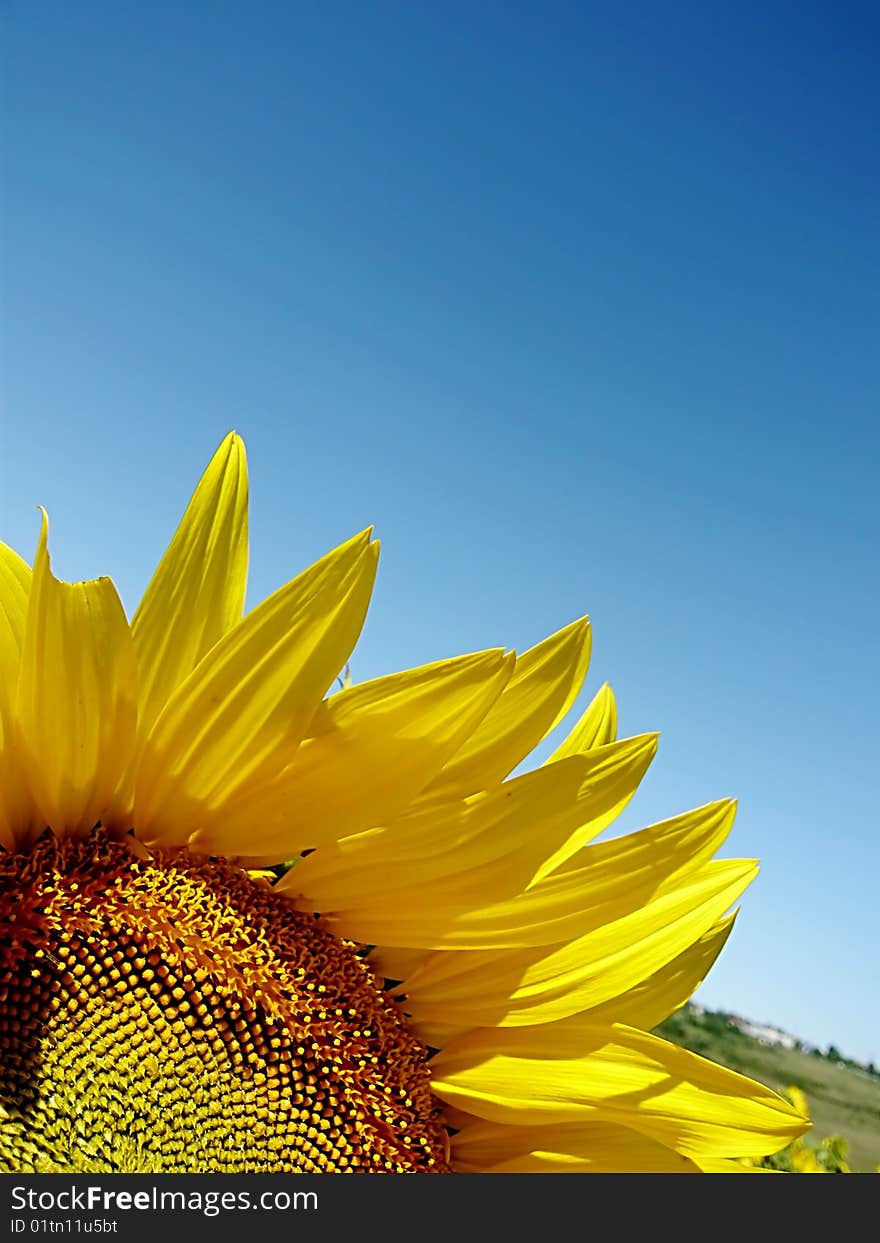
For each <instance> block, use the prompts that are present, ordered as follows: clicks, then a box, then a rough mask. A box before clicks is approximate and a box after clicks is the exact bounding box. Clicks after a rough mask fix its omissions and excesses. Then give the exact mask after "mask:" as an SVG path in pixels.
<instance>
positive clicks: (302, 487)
mask: <svg viewBox="0 0 880 1243" xmlns="http://www.w3.org/2000/svg"><path fill="white" fill-rule="evenodd" d="M2 21H3V29H2V37H3V42H4V44H5V47H6V51H5V67H4V70H3V79H4V96H5V97H4V103H3V112H4V114H5V123H4V126H3V128H4V130H5V137H4V144H5V148H6V152H5V157H4V170H3V184H4V195H3V237H2V301H3V379H2V401H3V413H2V442H0V450H2V465H0V502H2V505H0V510H2V512H0V518H2V537H3V538H4V539H6V540H7V542H9V543H11V544H13V546H15V547H17V548H18V549H19V550H20V551H22V553H23V554H24V555H26V556H27V557H28V558H30V557H31V556H32V553H33V549H34V546H35V543H36V536H37V529H38V523H37V515H36V513H35V510H34V506H35V505H36V504H37V503H42V504H45V505H46V506H48V508H49V510H50V514H51V517H52V524H53V526H52V547H53V552H54V564H55V568H56V570H57V571H58V572H60V573H62V574H63V575H64V576H66V577H72V578H79V577H86V576H91V575H95V574H98V573H110V574H111V575H112V576H113V577H114V579H115V580H116V582H117V584H118V586H119V588H120V591H121V593H122V595H123V598H124V600H125V602H126V604H127V605H128V607H129V608H132V607H133V606H134V605H135V604H136V603H137V599H138V597H139V594H140V592H141V591H142V589H143V587H144V586H145V584H146V582H147V580H148V578H149V575H150V573H151V571H152V567H153V565H154V563H155V561H156V560H157V558H158V556H159V555H160V553H161V552H162V550H163V548H164V544H165V542H166V541H167V539H168V537H169V536H170V534H171V532H172V530H173V528H174V526H175V524H176V522H177V519H178V517H179V514H180V512H181V510H182V507H183V505H184V503H185V502H186V500H187V498H188V496H189V493H190V491H191V489H192V487H193V485H194V483H195V481H196V479H197V477H198V474H199V472H200V471H201V469H202V467H203V466H204V464H205V462H206V461H207V459H208V458H209V457H210V455H211V453H212V452H213V449H214V447H215V445H216V443H217V441H218V440H219V439H220V438H221V437H222V435H223V434H224V433H225V432H226V431H227V430H228V429H229V428H230V427H236V428H237V429H238V430H239V431H240V432H241V433H242V434H243V435H244V437H245V439H246V442H247V445H248V450H249V460H250V468H251V482H252V528H251V547H252V562H251V565H252V569H251V580H250V592H249V599H250V600H251V601H252V602H253V601H255V600H257V599H259V598H260V597H262V596H263V595H264V594H265V593H266V592H267V591H269V590H270V589H271V588H273V587H275V586H276V585H278V584H279V583H280V582H282V581H285V580H286V579H287V578H289V577H291V576H292V575H293V573H294V572H296V571H297V570H299V569H300V568H302V567H303V566H304V565H305V564H306V563H307V562H309V561H310V560H311V559H313V558H314V557H315V556H317V555H318V554H320V553H321V552H323V551H325V550H326V549H327V548H329V547H331V546H332V545H333V544H335V543H337V542H338V541H339V540H341V539H342V538H344V537H346V536H347V535H349V534H351V533H353V532H354V531H355V530H358V529H360V528H362V527H363V526H365V525H367V523H369V522H373V523H375V524H376V529H377V534H378V535H379V536H380V537H381V539H382V541H383V555H382V560H381V564H380V573H379V581H378V587H377V591H376V595H375V598H374V603H373V606H372V609H371V613H370V617H369V619H368V622H367V627H366V630H365V633H364V636H363V640H362V642H361V645H360V646H359V648H358V650H357V653H356V655H355V659H354V675H355V677H356V678H357V679H359V680H363V679H364V678H367V677H370V676H374V675H376V674H379V673H383V672H389V671H391V670H393V669H396V668H400V667H404V666H407V665H412V664H417V663H420V662H422V661H426V660H431V659H435V658H438V657H440V656H445V655H452V654H455V653H458V652H461V651H467V650H473V649H477V648H482V647H486V646H495V645H499V644H501V645H507V646H511V647H516V648H518V649H522V648H525V647H527V646H530V645H531V644H532V643H534V642H536V641H537V640H539V639H540V638H542V637H543V636H544V635H546V634H548V633H550V632H551V631H553V630H556V629H558V628H559V627H560V626H562V625H563V624H565V623H567V622H568V621H570V620H571V619H573V618H574V617H576V616H578V615H580V614H581V613H584V612H589V613H590V614H591V617H592V620H593V627H594V631H593V633H594V644H593V662H592V667H591V670H590V674H589V678H588V683H587V686H586V688H585V690H584V693H583V695H582V697H581V700H580V701H579V706H583V705H585V704H586V702H587V701H588V699H589V698H590V697H591V695H592V693H593V692H594V691H595V690H596V688H597V687H598V686H599V685H600V684H601V683H602V682H603V681H604V680H606V679H607V680H609V681H610V682H611V683H612V685H613V686H614V688H615V690H616V692H617V694H618V700H619V705H620V711H621V726H622V730H623V732H624V733H638V732H641V731H643V730H646V729H659V730H660V731H661V732H662V738H661V746H660V752H659V755H658V757H657V759H656V761H655V763H654V766H653V769H652V770H651V772H650V773H649V775H648V777H647V778H646V779H645V781H644V783H643V786H642V789H641V791H640V793H639V795H638V796H637V797H636V799H635V800H634V802H633V804H632V805H631V807H630V809H629V810H628V812H627V814H626V816H625V819H624V821H623V822H622V827H627V828H629V827H637V826H639V825H640V824H646V823H650V822H651V821H653V820H657V819H660V818H662V817H664V816H667V815H671V814H674V813H675V812H677V811H681V810H684V809H685V808H688V807H691V806H696V805H698V804H700V803H703V802H706V801H708V800H710V799H712V798H715V797H718V796H721V795H726V794H735V795H738V796H739V798H740V812H739V817H738V820H737V823H736V826H735V828H734V831H733V834H732V838H731V841H730V845H729V848H728V849H727V851H726V853H727V854H731V855H732V854H736V855H747V856H751V855H755V856H759V857H760V858H761V859H762V872H761V875H760V877H759V878H758V880H757V881H756V882H755V884H754V885H753V887H752V888H751V889H750V890H749V891H748V893H747V894H746V897H745V899H744V902H743V910H742V913H741V916H740V918H739V920H738V922H737V926H736V929H735V931H734V934H733V937H732V939H731V941H730V942H729V944H728V946H727V948H726V949H725V951H724V953H723V955H722V957H721V959H720V960H719V962H718V964H717V965H716V967H715V969H714V971H713V974H712V976H711V977H710V980H709V981H708V982H707V984H706V985H705V986H704V987H703V988H702V989H701V991H700V993H699V994H698V996H699V998H700V999H701V1000H702V1001H704V1002H705V1003H706V1004H707V1005H710V1006H713V1007H716V1008H730V1009H734V1010H737V1011H739V1012H741V1013H743V1014H745V1015H747V1016H749V1017H751V1018H753V1019H757V1020H766V1021H771V1022H774V1023H777V1024H780V1025H782V1026H784V1027H786V1028H788V1029H790V1030H791V1031H793V1032H795V1033H796V1034H798V1035H800V1036H801V1037H802V1038H804V1039H806V1040H808V1041H812V1042H815V1043H818V1044H822V1045H825V1044H827V1043H829V1042H832V1041H833V1042H834V1043H835V1044H837V1045H838V1046H839V1047H840V1048H842V1049H843V1050H844V1052H847V1053H849V1054H851V1055H853V1056H857V1057H863V1058H868V1057H873V1058H874V1059H875V1060H880V1001H878V992H877V988H876V978H875V977H876V964H877V942H878V936H877V923H878V921H877V893H878V877H880V845H878V831H877V830H878V825H877V813H876V806H877V797H876V791H875V785H876V772H877V758H876V757H877V747H878V738H880V731H878V728H877V694H878V657H877V650H878V640H877V634H878V586H877V573H876V544H877V529H878V521H877V520H878V503H877V485H876V477H877V465H878V447H880V446H878V432H877V408H878V403H877V396H878V362H877V359H878V351H877V341H878V318H880V317H878V310H880V305H878V302H880V298H878V289H880V285H878V277H880V263H878V259H880V234H878V216H877V203H878V201H880V185H878V180H880V179H878V164H877V150H878V120H880V111H878V85H877V82H878V79H877V74H876V62H875V63H874V64H872V58H874V57H875V56H876V48H877V37H878V33H880V18H878V11H877V8H876V6H873V5H870V4H866V5H864V6H862V5H859V4H832V3H825V4H814V3H797V4H788V3H773V4H770V5H766V4H758V3H737V4H721V3H676V4H673V5H666V4H654V3H643V4H623V5H614V6H604V5H601V6H600V5H594V4H590V3H576V4H566V3H549V4H548V3H542V4H537V3H531V4H518V3H503V4H501V3H481V4H479V5H474V4H465V3H444V4H443V5H440V4H428V3H407V4H404V3H377V4H360V3H349V4H341V3H320V4H318V3H309V4H304V3H281V2H280V0H279V2H276V3H265V2H264V3H254V2H253V0H248V2H247V3H244V2H243V0H239V2H238V3H221V2H219V0H218V2H207V0H188V3H186V4H177V3H174V4H172V3H168V2H167V0H166V2H156V0H153V2H152V3H150V4H147V5H145V4H142V3H131V2H126V3H113V4H109V3H105V2H103V3H94V2H91V3H90V2H88V0H80V2H78V3H77V4H75V5H73V4H67V3H46V2H42V0H33V2H29V3H25V2H24V0H19V2H16V0H12V2H10V3H7V4H5V5H4V7H3V18H2ZM872 347H873V349H872ZM545 750H546V748H544V749H542V751H541V752H540V753H539V754H543V753H544V751H545Z"/></svg>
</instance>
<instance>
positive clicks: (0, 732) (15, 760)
mask: <svg viewBox="0 0 880 1243" xmlns="http://www.w3.org/2000/svg"><path fill="white" fill-rule="evenodd" d="M30 590H31V570H30V566H29V565H27V564H26V563H25V562H24V561H23V560H22V559H21V557H20V556H19V555H18V553H17V552H13V550H12V549H11V548H9V547H7V545H6V544H2V543H0V845H2V846H5V847H6V849H7V850H12V849H14V847H15V844H16V841H17V840H18V836H19V834H21V833H22V832H26V831H27V829H29V828H30V827H31V819H32V816H33V806H32V804H31V800H30V796H29V795H28V792H27V788H26V786H25V783H24V778H23V776H22V772H21V762H20V760H19V757H18V754H17V748H16V742H15V697H16V692H17V689H18V672H19V666H20V663H21V645H22V642H23V641H24V628H25V619H26V617H27V604H28V596H29V595H30Z"/></svg>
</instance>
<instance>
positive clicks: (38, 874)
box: [0, 829, 448, 1173]
mask: <svg viewBox="0 0 880 1243" xmlns="http://www.w3.org/2000/svg"><path fill="white" fill-rule="evenodd" d="M446 1143H447V1141H446V1128H445V1126H444V1125H443V1119H442V1115H441V1111H440V1107H439V1105H438V1103H437V1101H436V1100H435V1098H434V1097H433V1096H432V1094H431V1088H430V1079H429V1074H428V1068H427V1065H426V1051H425V1049H424V1048H423V1047H422V1046H421V1045H420V1044H419V1042H418V1041H417V1040H416V1039H415V1038H414V1037H413V1036H412V1034H411V1033H410V1032H409V1031H408V1030H407V1028H406V1025H405V1023H404V1021H403V1018H402V1017H401V1015H400V1013H399V1012H398V1010H397V1009H396V1007H395V1006H394V1004H393V1002H392V1001H391V999H390V998H389V997H388V995H387V994H386V993H385V992H384V991H383V988H382V985H381V981H379V980H377V979H376V977H375V976H374V975H373V974H372V972H371V971H370V969H369V967H368V965H367V964H366V962H365V960H364V958H363V957H362V955H361V954H360V953H359V952H358V947H357V946H355V945H352V944H351V943H349V942H344V941H341V940H340V939H339V938H338V937H336V936H334V935H333V934H332V933H331V932H329V931H328V929H327V928H326V927H325V926H324V925H323V923H322V921H321V920H320V918H319V917H317V916H311V915H306V914H303V913H301V912H298V911H296V910H294V909H293V908H292V907H291V906H290V905H289V904H288V903H287V902H286V900H285V899H284V898H282V897H280V896H279V895H277V894H275V893H274V892H273V890H272V888H271V886H270V885H268V884H267V883H265V882H263V881H255V880H253V879H252V878H251V877H249V876H248V875H247V873H245V872H243V871H241V869H239V868H237V867H235V866H233V865H231V864H229V863H225V862H218V861H214V860H208V859H204V858H198V857H195V856H193V855H190V854H188V853H187V852H185V851H176V852H170V851H169V852H160V853H157V854H154V855H153V856H152V857H149V858H140V857H135V855H134V854H133V853H132V852H131V850H129V848H128V847H127V846H126V845H125V844H124V843H122V842H119V841H116V840H114V839H112V838H111V837H110V836H109V835H108V834H106V833H104V832H103V831H102V830H100V829H99V830H96V831H95V832H93V833H92V834H91V835H90V836H89V837H88V838H85V839H83V838H80V839H65V840H58V839H56V838H55V837H54V836H52V835H50V834H46V835H44V837H43V838H42V839H41V840H40V841H39V842H38V843H37V844H36V846H35V847H34V848H33V849H31V850H30V851H29V852H27V853H23V854H0V1171H3V1172H7V1173H29V1172H63V1173H69V1172H88V1173H99V1172H108V1171H119V1172H129V1173H133V1172H144V1173H179V1172H195V1171H204V1172H217V1173H226V1172H229V1173H271V1172H310V1173H312V1172H320V1171H326V1172H393V1173H417V1172H445V1171H446V1170H447V1169H448V1166H447V1164H446V1156H445V1153H446Z"/></svg>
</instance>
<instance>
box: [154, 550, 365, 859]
mask: <svg viewBox="0 0 880 1243" xmlns="http://www.w3.org/2000/svg"><path fill="white" fill-rule="evenodd" d="M369 540H370V533H369V531H365V532H363V533H362V534H361V535H358V536H355V537H354V539H351V540H349V541H348V542H347V543H345V544H342V545H341V546H340V547H339V548H337V549H335V550H334V551H333V552H331V553H328V554H327V556H325V557H323V558H322V559H321V560H320V561H318V562H316V563H315V565H313V566H311V567H310V569H308V570H306V571H305V572H304V573H303V574H300V575H299V577H298V578H296V579H294V580H293V582H291V583H288V584H287V586H286V587H282V588H281V589H280V590H279V591H276V592H275V594H274V595H272V596H270V597H269V599H268V600H265V601H264V602H263V603H262V604H261V605H259V607H258V608H256V609H254V611H253V612H252V613H249V614H248V616H247V617H246V618H245V619H244V620H243V621H241V622H239V624H238V625H237V626H235V627H234V629H232V630H231V631H229V633H228V634H226V635H225V636H224V637H223V638H222V639H221V640H220V641H219V642H218V643H216V644H215V645H214V647H212V648H211V650H210V652H208V654H207V655H206V656H205V657H204V658H203V660H202V661H201V662H200V664H198V665H197V666H196V668H195V669H194V670H193V672H192V673H191V674H190V675H189V677H188V678H187V679H186V680H185V681H184V682H183V684H182V685H181V686H179V687H178V689H177V690H176V691H175V692H174V694H173V695H172V697H171V699H170V700H169V702H168V703H167V704H166V706H165V708H164V710H163V711H162V713H161V714H160V716H159V718H158V720H157V721H156V723H155V725H154V726H153V729H152V732H151V733H150V735H149V737H148V738H147V740H146V742H145V744H144V748H143V752H142V755H141V762H140V765H139V768H138V773H137V778H136V785H135V827H136V830H137V834H138V836H139V837H140V838H141V840H143V841H145V842H147V843H152V842H159V841H168V842H173V843H181V842H183V841H185V840H186V838H187V837H188V836H189V835H190V834H191V833H192V832H193V831H194V830H196V829H198V828H199V827H200V826H201V824H202V821H203V820H204V818H205V817H206V816H208V815H210V814H211V812H212V811H213V810H215V809H216V808H217V807H218V806H219V805H220V804H221V803H222V802H224V801H226V800H227V799H231V798H232V797H233V796H235V795H242V796H243V795H244V794H245V792H246V791H247V790H249V789H250V790H256V789H257V788H258V787H259V785H260V784H263V783H265V782H268V781H271V780H272V779H273V778H274V777H276V776H277V775H278V773H279V772H280V771H281V770H282V769H283V768H285V767H287V765H288V764H289V763H290V762H291V760H292V759H293V755H294V751H295V748H296V747H297V745H298V744H299V742H300V741H301V740H302V738H303V736H304V734H305V733H306V731H307V730H308V727H309V722H310V721H311V719H312V717H313V716H314V715H315V711H316V710H317V708H318V706H319V705H320V703H321V699H322V697H323V695H324V694H325V692H326V690H327V688H328V686H329V685H330V683H331V682H332V680H333V678H334V677H335V676H336V674H337V673H338V672H339V670H340V669H341V668H342V666H343V665H344V664H345V662H346V661H347V660H348V657H349V655H350V653H351V650H352V648H353V647H354V644H355V642H356V641H357V637H358V635H359V634H360V630H361V627H362V625H363V623H364V618H365V616H366V612H367V606H368V604H369V601H370V593H371V591H372V587H373V580H374V578H375V573H376V561H377V557H378V544H377V543H372V544H371V543H370V542H369Z"/></svg>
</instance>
